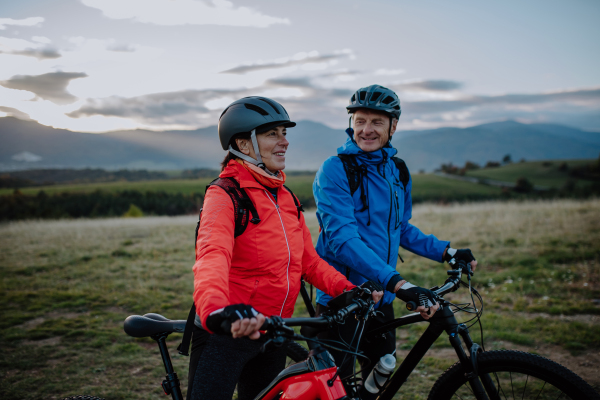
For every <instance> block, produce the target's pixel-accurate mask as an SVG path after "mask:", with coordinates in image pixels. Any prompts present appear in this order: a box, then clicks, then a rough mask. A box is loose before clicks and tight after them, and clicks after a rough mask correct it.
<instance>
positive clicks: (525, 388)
mask: <svg viewBox="0 0 600 400" xmlns="http://www.w3.org/2000/svg"><path fill="white" fill-rule="evenodd" d="M527 382H529V375H527V378H526V379H525V387H524V388H523V396H521V400H523V399H524V398H525V391H526V390H527ZM545 384H546V382H544V385H545ZM542 389H543V387H542Z"/></svg>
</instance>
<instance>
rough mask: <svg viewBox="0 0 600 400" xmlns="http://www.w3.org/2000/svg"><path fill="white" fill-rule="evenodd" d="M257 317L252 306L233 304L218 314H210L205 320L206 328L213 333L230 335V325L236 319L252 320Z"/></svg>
mask: <svg viewBox="0 0 600 400" xmlns="http://www.w3.org/2000/svg"><path fill="white" fill-rule="evenodd" d="M257 315H258V311H256V310H255V309H254V308H252V306H249V305H247V304H234V305H231V306H227V307H225V308H224V309H223V310H222V311H220V312H215V313H213V314H210V315H209V316H208V318H206V327H207V328H208V329H209V330H210V331H212V332H214V333H220V334H226V335H230V334H231V324H232V323H234V322H235V321H237V320H238V319H244V318H254V317H256V316H257Z"/></svg>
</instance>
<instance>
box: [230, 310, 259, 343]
mask: <svg viewBox="0 0 600 400" xmlns="http://www.w3.org/2000/svg"><path fill="white" fill-rule="evenodd" d="M264 323H265V316H264V315H262V314H260V313H259V314H258V315H256V317H253V318H244V319H238V320H237V321H235V322H234V323H232V324H231V336H233V337H234V338H239V337H244V336H248V337H249V338H250V339H252V340H256V339H258V338H259V337H260V332H259V331H258V330H259V329H260V327H261V326H263V324H264Z"/></svg>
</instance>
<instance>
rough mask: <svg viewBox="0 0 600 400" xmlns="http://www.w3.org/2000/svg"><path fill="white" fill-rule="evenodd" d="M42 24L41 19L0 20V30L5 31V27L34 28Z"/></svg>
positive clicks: (42, 19) (42, 20)
mask: <svg viewBox="0 0 600 400" xmlns="http://www.w3.org/2000/svg"><path fill="white" fill-rule="evenodd" d="M42 22H44V18H43V17H30V18H24V19H12V18H0V30H4V29H6V26H7V25H12V26H35V25H39V24H41V23H42Z"/></svg>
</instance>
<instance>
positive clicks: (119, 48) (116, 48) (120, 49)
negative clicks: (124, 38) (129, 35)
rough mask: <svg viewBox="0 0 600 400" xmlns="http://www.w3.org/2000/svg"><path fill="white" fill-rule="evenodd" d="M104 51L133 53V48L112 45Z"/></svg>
mask: <svg viewBox="0 0 600 400" xmlns="http://www.w3.org/2000/svg"><path fill="white" fill-rule="evenodd" d="M106 50H109V51H116V52H117V53H133V52H134V51H135V47H133V46H131V45H128V44H112V45H109V46H107V47H106Z"/></svg>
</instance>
